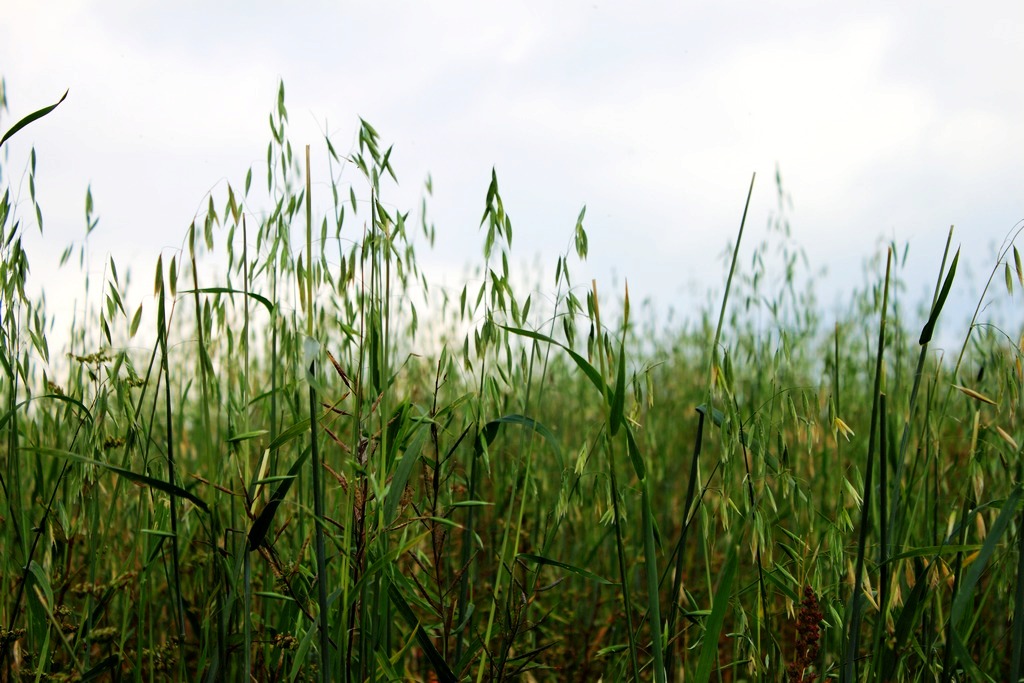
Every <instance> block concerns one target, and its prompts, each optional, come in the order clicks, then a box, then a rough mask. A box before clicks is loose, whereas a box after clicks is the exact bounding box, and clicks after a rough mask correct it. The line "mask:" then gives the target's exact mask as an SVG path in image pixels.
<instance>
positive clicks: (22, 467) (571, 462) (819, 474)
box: [0, 86, 1024, 681]
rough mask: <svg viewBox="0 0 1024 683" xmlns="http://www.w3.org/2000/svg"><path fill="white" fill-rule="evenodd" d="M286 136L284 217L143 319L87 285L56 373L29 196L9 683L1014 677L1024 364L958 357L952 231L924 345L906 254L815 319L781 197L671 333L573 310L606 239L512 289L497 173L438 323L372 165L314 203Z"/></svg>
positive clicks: (137, 308)
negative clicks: (751, 242) (34, 263)
mask: <svg viewBox="0 0 1024 683" xmlns="http://www.w3.org/2000/svg"><path fill="white" fill-rule="evenodd" d="M50 111H52V109H50ZM47 113H48V112H47ZM42 116H45V114H43V115H40V116H38V117H36V118H42ZM34 120H35V119H33V121H34ZM29 123H32V121H29ZM287 124H288V113H287V108H286V106H285V100H284V89H283V86H282V87H281V89H280V92H279V96H278V100H277V102H276V105H275V107H274V111H273V113H272V115H271V117H270V126H271V133H272V136H271V141H270V143H269V145H268V149H267V164H266V182H265V187H264V189H263V190H260V191H257V190H256V189H254V188H253V174H252V172H251V171H250V172H249V173H248V174H247V175H246V177H245V179H244V182H243V183H242V184H241V186H234V185H227V187H226V188H225V190H224V191H222V192H220V193H219V194H218V195H217V196H214V195H211V196H210V198H209V201H208V204H207V209H206V211H205V212H204V213H203V215H200V216H197V217H196V219H195V221H194V222H193V224H192V225H191V226H190V228H189V229H188V231H187V233H186V235H185V239H184V242H183V246H182V248H181V249H180V250H178V251H175V252H168V253H164V254H161V255H160V256H159V257H158V259H157V266H156V272H155V274H154V278H153V290H152V294H151V295H150V294H142V293H139V292H136V291H135V289H134V288H132V287H129V286H128V279H127V278H125V279H124V280H122V279H121V278H120V277H119V275H118V270H117V266H116V264H115V263H114V261H113V260H112V259H111V260H109V263H108V264H107V268H106V269H105V272H104V275H103V278H102V281H101V282H100V285H99V287H100V290H99V292H97V291H95V290H93V289H92V285H91V284H90V283H89V282H88V280H86V283H85V289H84V292H85V296H86V299H87V301H90V302H91V301H93V300H94V299H97V298H98V299H99V300H100V301H101V302H102V303H101V304H100V305H99V306H96V307H93V308H89V309H87V313H86V314H85V315H83V316H82V317H81V318H77V317H76V320H75V322H74V323H72V325H71V327H70V329H69V331H68V335H67V339H68V347H69V348H68V352H69V353H68V355H67V356H61V357H56V356H55V357H51V355H50V348H49V343H48V341H47V334H48V332H49V331H50V330H52V329H53V325H54V323H55V321H53V320H51V319H50V318H49V317H48V316H47V313H46V310H45V306H44V305H43V302H42V300H41V299H34V298H33V297H31V296H30V295H29V294H27V292H28V291H30V288H28V287H27V284H28V282H29V272H30V271H29V268H28V258H29V256H28V254H27V253H26V252H25V250H24V249H23V248H22V239H21V238H22V235H23V234H24V231H25V230H27V229H28V227H27V225H28V222H29V220H30V219H26V218H24V217H23V216H22V215H21V210H22V208H23V206H24V203H22V202H20V201H19V198H17V197H11V194H10V190H5V192H4V194H3V198H2V200H0V228H2V234H3V241H2V247H0V251H2V253H0V256H2V260H0V289H2V296H3V298H2V309H0V312H2V318H0V360H2V368H3V376H2V380H3V381H2V385H0V406H2V407H0V439H2V444H3V445H2V446H0V518H2V519H0V521H2V527H0V548H2V550H3V552H2V553H0V680H44V679H45V680H92V679H113V680H245V679H254V680H324V681H328V680H329V681H356V680H358V681H363V680H421V681H454V680H475V681H483V680H488V681H490V680H510V679H521V680H579V681H589V680H597V679H598V678H603V679H604V680H653V681H670V680H671V681H679V680H699V681H706V680H710V679H711V678H712V677H714V678H715V679H716V680H723V681H726V680H737V681H738V680H758V681H811V680H824V679H826V678H839V679H840V680H847V681H854V680H875V679H881V680H933V679H936V678H938V679H942V680H954V679H956V680H961V679H963V678H965V677H967V678H972V679H975V680H986V679H996V680H1019V678H1020V674H1021V666H1022V658H1021V654H1022V648H1024V622H1022V621H1021V620H1020V619H1018V615H1019V614H1021V610H1022V609H1024V584H1022V582H1021V581H1020V575H1021V567H1024V564H1022V562H1024V560H1022V559H1021V558H1022V557H1024V553H1022V552H1021V551H1022V543H1024V537H1022V535H1021V533H1020V525H1019V515H1020V511H1019V507H1020V502H1021V496H1022V491H1021V487H1020V482H1021V481H1022V478H1021V470H1020V467H1021V465H1020V463H1021V462H1022V460H1021V457H1020V456H1021V452H1020V451H1021V448H1020V445H1019V444H1020V443H1022V439H1024V434H1022V433H1021V428H1020V425H1019V414H1020V408H1021V383H1022V370H1021V356H1022V353H1024V346H1022V340H1021V331H1020V330H1013V331H1009V332H1007V331H1002V330H999V329H997V328H995V327H993V326H990V325H984V324H981V322H980V321H979V320H978V318H977V315H976V317H975V319H974V320H972V321H971V323H970V325H969V326H968V328H967V330H966V333H965V335H964V343H963V349H962V351H961V352H960V354H959V355H958V357H957V358H956V359H955V361H953V360H952V359H951V358H946V357H944V356H943V354H941V353H936V352H935V351H933V350H932V349H931V348H930V345H931V341H932V337H933V335H934V330H935V328H936V324H937V322H938V320H939V318H940V315H941V313H942V311H943V308H944V304H945V301H946V299H947V297H948V295H949V293H950V291H951V289H952V288H953V287H955V285H956V279H955V276H956V266H957V263H958V260H959V252H957V251H955V250H953V248H952V231H951V233H950V240H949V241H948V242H947V245H946V250H945V255H944V258H943V261H942V263H941V264H940V265H939V269H938V270H939V272H938V276H937V280H936V286H935V293H934V295H933V299H932V301H931V304H930V306H929V308H928V310H927V312H926V315H925V316H923V317H922V318H920V319H918V318H915V317H914V316H913V315H908V314H906V313H905V311H904V310H903V309H902V308H900V307H899V306H897V305H895V301H896V299H895V295H894V293H898V292H899V291H900V288H901V287H902V285H903V283H901V282H900V280H899V277H898V272H899V270H897V269H894V268H893V266H894V265H900V266H902V263H898V262H897V263H895V264H894V261H896V257H895V254H896V250H894V249H889V250H888V251H887V255H886V258H887V263H888V265H887V266H886V269H885V272H884V275H882V274H881V273H879V274H877V275H876V276H874V278H875V279H873V280H871V281H869V282H868V283H867V284H866V285H865V287H864V289H863V290H860V291H857V292H855V293H854V294H853V296H852V297H851V304H850V306H849V308H848V309H847V310H846V311H845V312H843V313H841V314H840V315H839V316H838V317H837V318H836V319H834V320H830V321H828V322H827V323H825V322H823V321H822V315H821V313H820V307H819V306H818V305H817V303H816V302H815V300H814V296H813V280H811V279H807V278H802V276H801V274H800V273H801V265H800V264H801V263H803V260H802V254H801V252H800V251H799V249H798V248H796V247H795V246H794V245H793V244H792V242H791V240H790V239H789V235H788V224H787V223H786V221H785V211H786V206H787V198H786V197H785V193H784V192H783V189H782V182H781V178H779V177H778V176H777V177H776V188H777V190H778V194H779V210H778V212H777V213H776V215H775V217H774V218H773V223H772V230H771V231H770V233H769V238H768V241H766V242H764V243H762V244H760V245H756V246H755V247H754V248H753V251H752V253H753V258H752V259H751V260H750V262H749V263H750V265H749V267H746V268H745V267H744V265H743V264H744V263H746V260H745V259H746V257H745V256H744V253H746V252H745V249H746V247H744V246H743V243H742V241H741V238H742V235H743V225H745V222H746V211H744V214H743V215H744V218H743V220H742V221H741V227H740V232H739V234H738V237H737V240H736V244H735V246H734V247H732V248H731V249H730V251H729V258H730V261H731V265H730V269H729V274H728V278H727V280H726V285H725V290H724V293H723V296H722V297H721V299H719V300H718V301H716V302H714V303H713V304H709V305H708V307H706V308H705V309H704V310H700V311H695V312H694V314H693V315H691V316H689V317H688V318H687V321H686V322H685V323H684V324H683V325H682V326H681V327H679V328H677V329H670V328H666V327H663V326H660V325H658V324H655V323H650V322H643V321H642V320H641V321H640V322H638V318H640V317H641V316H640V315H638V314H637V312H636V310H634V309H633V308H632V307H631V303H630V299H629V291H628V288H624V289H623V291H622V293H621V295H619V294H618V293H616V294H614V295H612V294H609V293H608V292H604V291H602V289H601V287H600V286H599V285H598V283H596V282H592V283H589V284H587V285H582V286H581V285H578V284H577V283H575V282H574V281H573V280H572V278H571V276H570V272H571V271H572V270H574V269H575V268H576V267H577V266H578V264H579V262H580V260H582V259H585V258H586V256H587V251H588V248H589V245H588V239H587V234H586V231H585V228H584V223H585V210H584V211H581V213H580V215H579V219H578V221H577V223H576V225H575V226H568V227H569V230H568V231H567V232H568V233H569V235H568V236H569V243H570V247H569V248H568V249H567V250H566V251H565V253H563V254H561V255H559V256H557V258H556V259H554V260H555V283H554V284H555V291H554V292H553V293H552V294H549V295H542V294H541V293H539V292H537V291H529V288H527V290H526V291H524V288H522V287H521V286H519V285H516V284H515V281H514V278H513V277H511V276H510V273H509V265H508V264H509V259H510V255H511V249H512V237H513V223H512V218H511V216H510V212H509V210H508V209H507V207H506V206H505V204H504V202H503V200H502V196H501V191H500V189H499V183H498V177H497V174H496V173H493V174H492V177H491V179H490V184H489V186H488V189H487V191H486V193H485V200H484V205H485V211H484V213H483V217H482V221H481V231H482V239H481V241H482V243H483V264H482V265H481V266H480V267H479V268H477V270H476V271H475V273H474V274H473V276H472V277H470V278H469V279H468V281H467V283H466V285H465V286H464V287H463V288H462V289H461V290H459V291H454V292H453V291H445V290H439V289H435V288H432V287H431V285H430V282H429V279H428V278H427V276H426V274H424V273H422V272H421V271H420V269H419V266H418V262H417V258H416V250H417V248H422V247H423V246H424V244H428V245H429V244H430V243H431V242H432V239H433V234H434V233H433V226H431V225H430V224H429V221H428V220H427V218H426V216H422V217H420V218H421V220H420V221H419V225H416V224H415V222H414V221H413V220H411V219H410V214H409V213H403V212H402V211H401V210H399V209H395V208H393V207H392V206H391V205H390V203H389V201H388V199H387V196H388V193H389V192H391V191H393V188H394V184H395V183H396V182H397V179H396V177H395V171H394V168H393V166H392V161H391V159H392V150H391V148H390V147H387V148H385V146H384V145H383V143H382V142H381V136H380V135H379V134H378V132H377V131H376V130H375V129H374V128H373V127H372V126H371V125H370V124H369V123H367V122H365V121H360V122H359V127H358V136H357V142H356V144H355V145H354V147H353V149H352V150H350V151H349V152H348V153H347V154H341V153H339V152H338V150H337V148H336V147H335V146H334V144H333V143H332V142H331V140H330V139H325V142H324V145H325V147H326V150H327V154H328V166H327V169H326V171H325V170H324V169H319V170H317V169H313V168H311V165H310V163H309V150H308V148H307V149H306V155H305V157H304V159H300V158H299V157H297V156H296V155H295V154H294V152H293V148H292V145H291V143H290V142H289V140H288V135H287ZM36 125H45V121H44V122H42V123H39V124H36ZM341 169H346V170H347V171H349V172H351V170H352V169H354V170H355V171H356V172H357V174H358V176H359V179H358V181H357V182H355V183H353V184H352V185H351V186H349V185H344V184H343V183H342V182H341V180H340V178H341ZM34 173H35V154H34V153H33V154H32V156H31V159H30V164H29V178H30V184H29V187H30V191H31V196H30V200H31V201H30V204H31V206H32V208H33V211H32V213H34V214H35V216H34V218H35V223H36V224H37V225H38V226H39V229H40V230H41V229H42V212H41V210H40V209H39V205H38V204H37V203H36V197H35V184H34ZM318 174H323V175H324V177H326V178H328V179H329V187H330V192H329V194H328V196H327V198H326V200H323V199H320V200H318V201H320V202H322V203H317V202H315V201H314V197H313V196H312V193H311V192H312V188H313V187H314V183H313V181H314V179H315V177H316V176H317V175H318ZM316 186H317V187H320V186H321V185H320V184H317V185H316ZM428 189H429V186H428ZM754 190H755V185H754V182H753V180H752V182H751V187H750V190H749V192H748V199H747V201H748V203H749V197H750V194H751V193H752V192H753V191H754ZM261 194H262V195H264V196H263V197H262V198H258V197H257V195H261ZM95 227H96V218H95V214H94V207H93V202H92V197H91V193H89V194H88V196H87V202H86V228H87V233H88V232H90V231H92V230H93V229H95ZM1015 236H1016V235H1013V237H1015ZM773 250H774V253H775V257H774V260H773V256H772V254H773ZM70 254H71V251H70V250H69V251H68V252H65V258H64V260H65V261H66V260H67V259H68V257H69V255H70ZM905 258H906V254H905V253H904V256H903V259H904V260H905ZM776 260H777V261H778V263H776ZM777 266H778V267H779V270H778V271H776V270H775V268H776V267H777ZM1000 270H1002V272H1003V274H1004V276H1005V282H1006V286H1007V288H1008V289H1009V290H1010V292H1011V293H1012V289H1013V287H1014V286H1015V285H1014V282H1015V281H1016V282H1017V283H1018V285H1019V286H1024V273H1022V270H1021V266H1020V258H1019V254H1018V252H1017V249H1016V247H1014V246H1013V242H1012V239H1011V240H1009V241H1008V242H1007V244H1006V245H1005V247H1004V249H1003V250H1002V251H1001V252H1000V254H999V255H998V257H997V266H996V269H994V270H993V277H994V276H995V275H996V274H998V273H999V271H1000ZM776 272H778V273H782V274H781V275H776V274H775V273H776ZM990 281H991V280H990ZM985 296H988V294H987V289H986V295H985ZM610 312H611V313H610ZM641 315H642V312H641ZM147 316H149V317H147ZM144 321H146V325H149V324H150V323H149V321H152V329H148V328H147V326H146V325H143V322H144ZM915 330H919V331H920V333H918V332H916V331H915ZM147 339H149V340H150V341H151V343H152V345H151V346H150V347H148V348H140V342H141V341H143V340H147ZM915 356H916V361H915V360H914V358H915Z"/></svg>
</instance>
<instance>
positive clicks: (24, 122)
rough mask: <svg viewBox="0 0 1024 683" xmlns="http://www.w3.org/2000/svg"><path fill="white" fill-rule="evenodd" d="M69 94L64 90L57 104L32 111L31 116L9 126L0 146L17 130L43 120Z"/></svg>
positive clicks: (0, 141) (0, 139)
mask: <svg viewBox="0 0 1024 683" xmlns="http://www.w3.org/2000/svg"><path fill="white" fill-rule="evenodd" d="M69 92H70V89H69V90H65V91H64V94H63V95H61V96H60V99H59V100H57V102H56V103H55V104H51V105H50V106H49V107H43V108H42V109H38V110H36V111H34V112H32V113H31V114H29V115H28V116H26V117H25V118H23V119H21V120H20V121H18V122H17V123H16V124H14V125H13V126H11V129H10V130H8V131H7V132H6V133H4V136H3V137H2V138H0V145H3V144H4V143H5V142H7V141H8V140H9V139H10V138H11V136H13V135H14V134H15V133H17V132H18V131H19V130H21V129H22V128H24V127H25V126H27V125H28V124H30V123H32V122H33V121H37V120H39V119H41V118H43V117H44V116H46V115H47V114H49V113H50V112H51V111H53V110H54V109H56V108H57V107H58V106H60V103H61V102H63V101H64V98H66V97H67V96H68V93H69Z"/></svg>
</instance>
